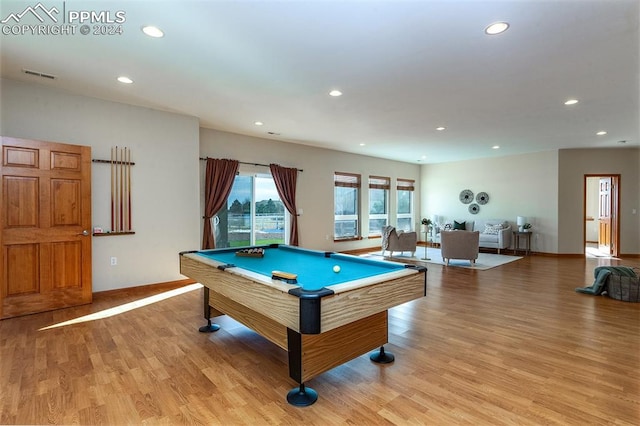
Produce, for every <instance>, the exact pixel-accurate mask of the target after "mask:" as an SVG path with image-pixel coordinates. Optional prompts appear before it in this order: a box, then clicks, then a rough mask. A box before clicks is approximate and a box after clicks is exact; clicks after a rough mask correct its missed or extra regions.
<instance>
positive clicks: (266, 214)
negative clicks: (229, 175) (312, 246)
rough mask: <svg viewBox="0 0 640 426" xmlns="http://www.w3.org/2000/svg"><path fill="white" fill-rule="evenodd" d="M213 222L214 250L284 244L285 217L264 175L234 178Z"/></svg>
mask: <svg viewBox="0 0 640 426" xmlns="http://www.w3.org/2000/svg"><path fill="white" fill-rule="evenodd" d="M216 221H217V223H216V231H217V234H216V240H217V241H218V239H219V241H220V244H219V245H218V247H241V246H248V245H263V244H271V243H280V244H283V243H286V242H287V232H286V230H287V225H288V222H289V215H288V214H287V212H286V211H285V208H284V205H283V203H282V201H281V200H280V197H279V195H278V192H277V190H276V187H275V183H274V182H273V178H272V177H271V175H268V174H255V175H243V174H241V175H237V176H236V177H235V179H234V182H233V187H232V188H231V193H230V194H229V198H228V199H227V208H226V209H223V210H222V211H220V212H219V213H218V215H217V217H216Z"/></svg>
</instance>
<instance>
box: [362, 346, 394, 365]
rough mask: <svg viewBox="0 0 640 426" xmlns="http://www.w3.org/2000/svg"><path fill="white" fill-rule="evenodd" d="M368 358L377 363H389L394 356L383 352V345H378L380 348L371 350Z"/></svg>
mask: <svg viewBox="0 0 640 426" xmlns="http://www.w3.org/2000/svg"><path fill="white" fill-rule="evenodd" d="M369 359H370V360H371V361H373V362H377V363H378V364H389V363H391V362H393V361H394V360H395V359H396V357H395V356H394V355H393V354H392V353H389V352H385V351H384V346H380V350H378V351H375V352H373V353H372V354H371V356H369Z"/></svg>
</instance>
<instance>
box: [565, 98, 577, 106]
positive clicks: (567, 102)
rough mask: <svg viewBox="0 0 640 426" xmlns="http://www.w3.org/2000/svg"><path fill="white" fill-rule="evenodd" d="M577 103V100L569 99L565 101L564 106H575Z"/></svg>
mask: <svg viewBox="0 0 640 426" xmlns="http://www.w3.org/2000/svg"><path fill="white" fill-rule="evenodd" d="M577 103H578V100H577V99H569V100H567V101H566V102H565V103H564V104H565V105H575V104H577Z"/></svg>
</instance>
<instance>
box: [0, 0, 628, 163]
mask: <svg viewBox="0 0 640 426" xmlns="http://www.w3.org/2000/svg"><path fill="white" fill-rule="evenodd" d="M37 4H38V0H33V1H19V2H16V1H6V0H2V3H1V5H0V19H2V20H4V19H5V18H7V17H9V15H10V14H12V13H14V14H18V13H21V12H23V11H24V10H25V8H26V7H27V6H33V7H35V6H36V5H37ZM639 4H640V3H639V1H637V0H568V1H567V0H553V1H552V0H549V1H546V0H543V1H529V0H511V1H507V0H503V1H481V0H467V1H457V0H450V1H447V0H441V1H419V0H415V1H401V0H396V1H391V0H388V1H382V0H380V1H374V0H368V1H355V0H350V1H311V0H309V1H293V0H290V1H285V0H281V1H275V0H265V1H258V0H255V1H231V0H228V1H150V0H149V1H143V0H140V1H86V0H85V1H81V0H77V1H72V0H68V1H66V2H62V1H47V0H42V5H43V6H44V7H46V8H47V9H48V10H51V8H52V7H54V6H55V7H56V8H57V9H58V10H59V14H58V15H56V16H57V17H58V18H59V19H58V21H61V20H62V19H63V16H64V17H65V18H64V19H67V20H68V13H69V12H70V11H79V10H85V11H96V12H100V11H108V12H109V13H110V16H111V17H112V18H115V17H116V12H117V11H123V12H124V13H125V17H126V21H125V22H124V23H123V24H122V27H121V28H122V30H123V34H122V35H93V34H88V35H82V34H80V32H79V25H78V27H77V28H76V34H73V35H40V36H34V35H31V34H29V33H27V34H25V35H13V34H9V35H6V34H2V35H1V36H0V40H1V44H0V48H1V51H2V52H1V61H2V62H1V74H2V77H4V78H9V79H15V80H21V81H33V82H36V83H39V84H43V85H46V86H52V87H56V88H60V89H64V90H68V91H70V92H73V93H78V94H82V95H87V96H92V97H97V98H103V99H109V100H113V101H118V102H124V103H128V104H133V105H140V106H145V107H150V108H156V109H161V110H167V111H173V112H178V113H181V114H187V115H191V116H196V117H198V118H199V119H200V124H201V126H202V127H207V128H213V129H219V130H223V131H228V132H234V133H240V134H245V135H251V136H257V137H263V138H268V139H275V140H281V141H285V142H292V143H301V144H306V145H312V146H319V147H325V148H330V149H335V150H340V151H347V152H353V153H358V154H363V155H370V156H375V157H382V158H388V159H394V160H400V161H406V162H411V163H437V162H446V161H455V160H464V159H471V158H479V157H491V156H504V155H514V154H520V153H528V152H535V151H545V150H555V149H561V148H597V147H622V146H626V147H628V146H639V145H640V130H639V117H640V113H639V107H638V105H639V102H638V99H639V74H638V69H639V32H638V21H639V13H640V7H639ZM495 21H507V22H509V23H510V25H511V27H510V29H509V30H508V31H507V32H505V33H503V34H501V35H497V36H487V35H485V34H484V28H485V27H486V26H487V25H488V24H490V23H492V22H495ZM25 23H31V24H35V23H38V22H37V21H36V20H35V17H34V16H33V15H30V14H26V15H24V16H23V17H22V18H21V21H20V22H19V25H23V24H25ZM51 23H52V21H46V22H44V24H51ZM59 23H60V22H59ZM67 23H68V22H67ZM148 24H152V25H156V26H158V27H160V28H161V29H162V30H163V31H164V32H165V37H163V38H160V39H153V38H150V37H148V36H146V35H144V34H143V33H142V32H141V30H140V29H141V27H142V26H143V25H148ZM13 25H16V23H15V20H10V21H8V22H7V23H6V24H3V25H2V26H3V33H4V32H5V31H16V30H15V29H14V28H13V27H12V26H13ZM7 28H9V30H7ZM23 69H30V70H36V71H40V72H44V73H47V74H52V75H55V76H56V77H57V78H56V79H55V80H47V79H43V78H40V77H34V76H30V75H26V74H24V73H23V72H22V70H23ZM120 75H127V76H129V77H130V78H132V79H133V80H134V83H133V84H131V85H124V84H121V83H118V82H117V81H116V77H118V76H120ZM334 88H337V89H340V90H341V91H343V92H344V95H343V96H341V97H338V98H333V97H330V96H328V92H329V91H330V90H331V89H334ZM569 98H576V99H578V100H579V101H580V102H579V103H578V104H577V105H574V106H571V107H568V106H565V105H564V101H565V100H567V99H569ZM255 121H262V122H264V125H263V126H261V127H258V126H256V125H254V122H255ZM438 126H446V130H444V131H437V130H435V129H436V127H438ZM600 130H605V131H607V132H608V133H607V135H605V136H596V132H597V131H600ZM268 132H273V133H277V135H271V134H269V133H268ZM623 140H624V141H626V143H625V144H623V143H620V142H619V141H623ZM360 144H365V145H364V146H361V145H360ZM494 145H499V146H500V149H492V146H494Z"/></svg>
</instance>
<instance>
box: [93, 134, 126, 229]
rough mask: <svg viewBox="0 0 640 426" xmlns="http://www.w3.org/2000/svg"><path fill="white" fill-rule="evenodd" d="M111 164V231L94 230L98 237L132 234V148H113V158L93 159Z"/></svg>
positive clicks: (95, 161) (96, 161)
mask: <svg viewBox="0 0 640 426" xmlns="http://www.w3.org/2000/svg"><path fill="white" fill-rule="evenodd" d="M91 161H92V162H94V163H102V164H109V165H110V166H111V231H107V232H94V233H93V235H94V236H96V237H106V236H110V235H131V234H135V232H133V230H132V222H131V166H133V165H135V164H136V163H134V162H132V161H131V149H129V148H126V147H125V148H122V147H120V148H118V147H117V146H116V147H114V148H111V160H97V159H93V160H91Z"/></svg>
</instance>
